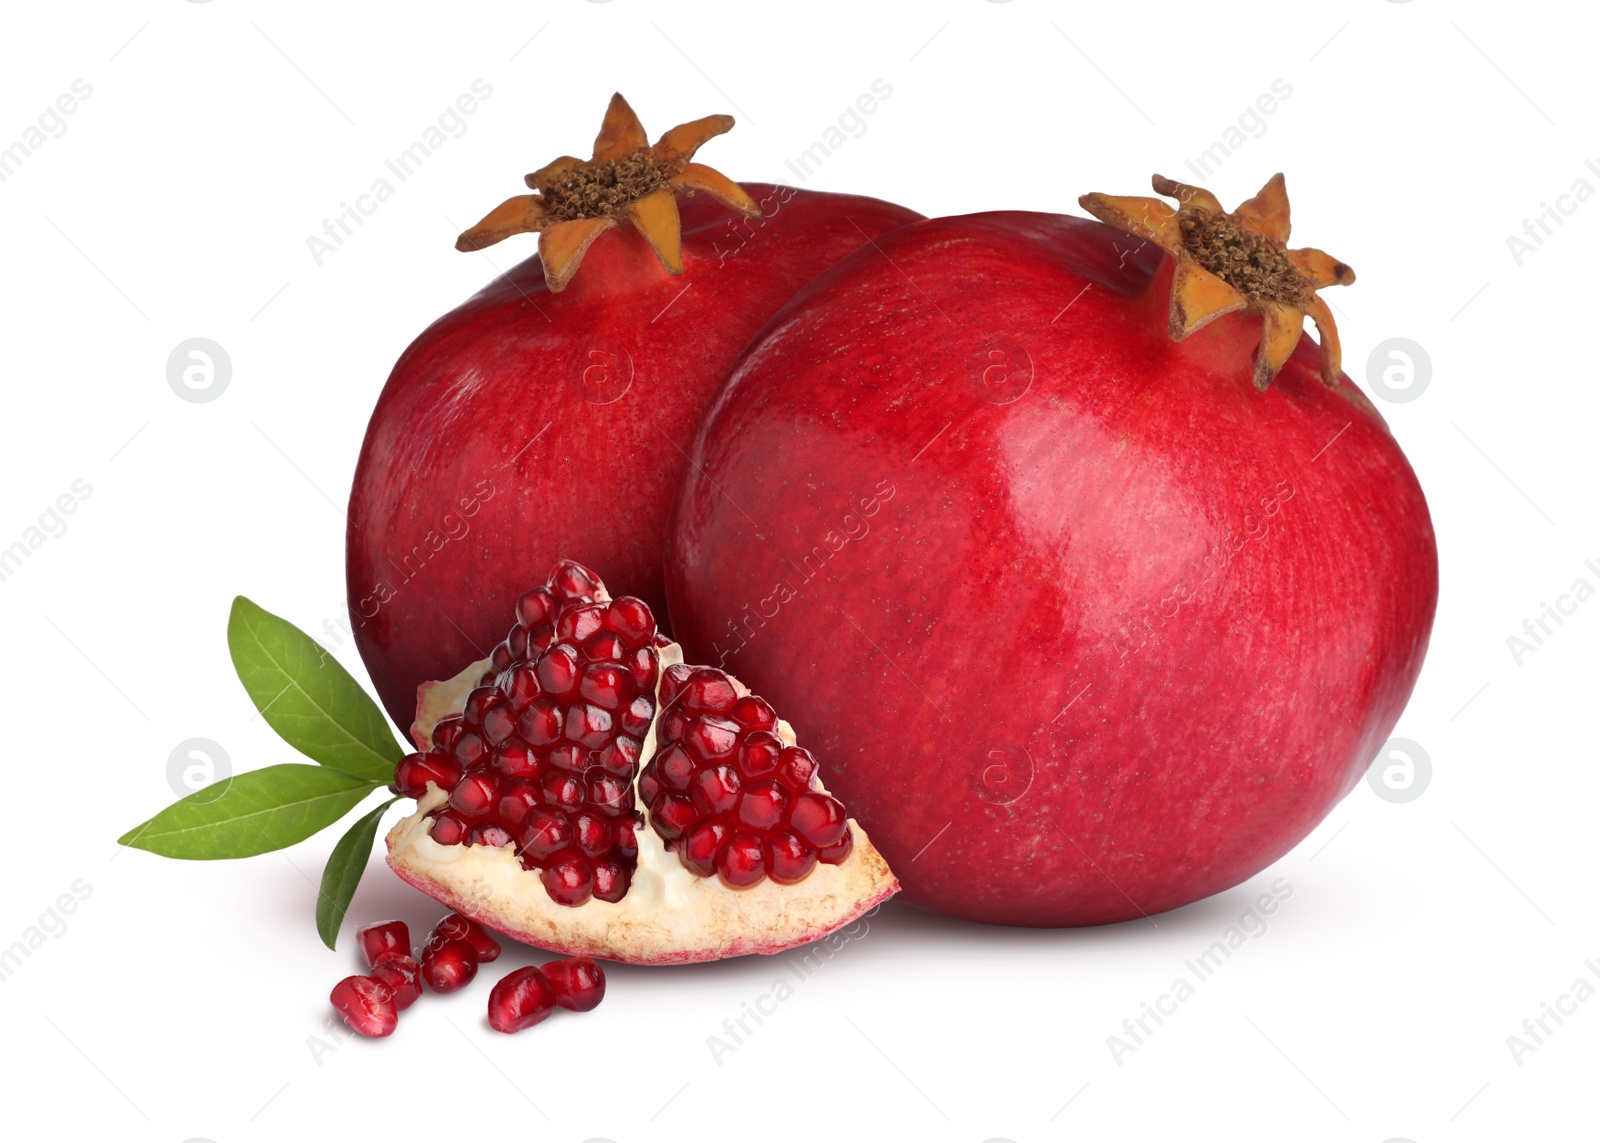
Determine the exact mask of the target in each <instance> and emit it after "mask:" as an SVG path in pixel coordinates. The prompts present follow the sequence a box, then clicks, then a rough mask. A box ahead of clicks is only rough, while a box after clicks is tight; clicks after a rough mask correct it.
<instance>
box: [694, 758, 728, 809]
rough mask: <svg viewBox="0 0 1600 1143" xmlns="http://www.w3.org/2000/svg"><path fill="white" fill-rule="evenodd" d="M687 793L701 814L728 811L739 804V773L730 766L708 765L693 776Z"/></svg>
mask: <svg viewBox="0 0 1600 1143" xmlns="http://www.w3.org/2000/svg"><path fill="white" fill-rule="evenodd" d="M689 793H690V797H692V798H693V799H694V806H695V809H697V810H699V811H700V812H701V813H702V814H707V815H712V814H715V815H719V816H720V815H722V814H726V813H730V812H731V811H732V810H733V808H734V806H736V805H738V804H739V774H738V772H737V771H735V770H734V768H733V767H732V766H712V767H709V768H707V769H705V770H702V771H700V772H699V773H698V774H696V775H695V776H694V781H693V782H691V783H690V784H689Z"/></svg>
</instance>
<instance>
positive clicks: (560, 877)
mask: <svg viewBox="0 0 1600 1143" xmlns="http://www.w3.org/2000/svg"><path fill="white" fill-rule="evenodd" d="M541 876H542V879H543V881H544V887H545V890H546V891H547V892H548V893H549V894H550V899H551V900H552V901H554V902H555V903H556V904H558V905H581V904H583V903H584V902H585V901H587V900H588V899H589V897H590V895H591V894H592V893H593V892H594V869H593V867H591V866H590V864H589V862H588V861H587V860H585V858H584V856H583V854H581V853H578V852H577V851H575V850H570V849H568V850H563V851H562V852H560V853H558V854H556V856H555V857H553V858H551V859H550V864H549V865H546V866H545V867H544V871H543V873H542V874H541Z"/></svg>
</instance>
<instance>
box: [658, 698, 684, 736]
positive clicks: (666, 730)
mask: <svg viewBox="0 0 1600 1143" xmlns="http://www.w3.org/2000/svg"><path fill="white" fill-rule="evenodd" d="M690 717H691V716H690V715H688V714H685V713H684V712H683V710H682V709H680V708H678V707H673V708H670V709H668V710H667V711H666V712H665V713H664V714H662V716H661V724H660V725H659V726H657V727H656V735H657V737H659V738H660V739H661V741H662V742H676V741H678V740H679V739H680V738H682V737H683V731H684V728H685V727H687V726H688V725H689V719H690Z"/></svg>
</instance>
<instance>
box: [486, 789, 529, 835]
mask: <svg viewBox="0 0 1600 1143" xmlns="http://www.w3.org/2000/svg"><path fill="white" fill-rule="evenodd" d="M538 804H539V787H538V786H537V785H536V784H534V783H533V782H529V781H527V780H526V779H518V780H516V781H512V782H507V783H506V784H505V785H504V786H502V787H500V803H499V805H497V806H496V807H495V817H497V818H498V819H499V820H500V824H501V825H503V826H505V827H506V828H507V829H510V830H515V831H517V832H518V833H520V832H521V830H522V828H523V827H524V826H526V825H527V824H528V815H529V814H531V813H532V812H533V808H534V807H535V806H537V805H538Z"/></svg>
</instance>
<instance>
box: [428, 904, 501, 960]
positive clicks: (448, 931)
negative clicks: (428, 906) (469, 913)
mask: <svg viewBox="0 0 1600 1143" xmlns="http://www.w3.org/2000/svg"><path fill="white" fill-rule="evenodd" d="M428 941H429V943H430V944H431V943H443V942H445V941H466V942H467V943H468V944H469V945H471V946H472V951H473V953H474V954H475V955H476V956H477V958H478V963H479V964H488V963H489V962H490V961H492V960H494V959H495V958H496V957H498V956H499V955H500V943H499V942H498V941H496V940H495V939H494V938H493V937H491V936H490V935H489V930H487V929H485V928H484V927H483V926H482V925H480V924H478V922H476V921H474V920H473V919H472V918H471V917H464V916H462V915H461V914H460V913H446V914H445V915H444V916H443V917H441V918H440V919H439V923H438V924H437V925H435V926H433V932H431V933H429V934H428Z"/></svg>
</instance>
